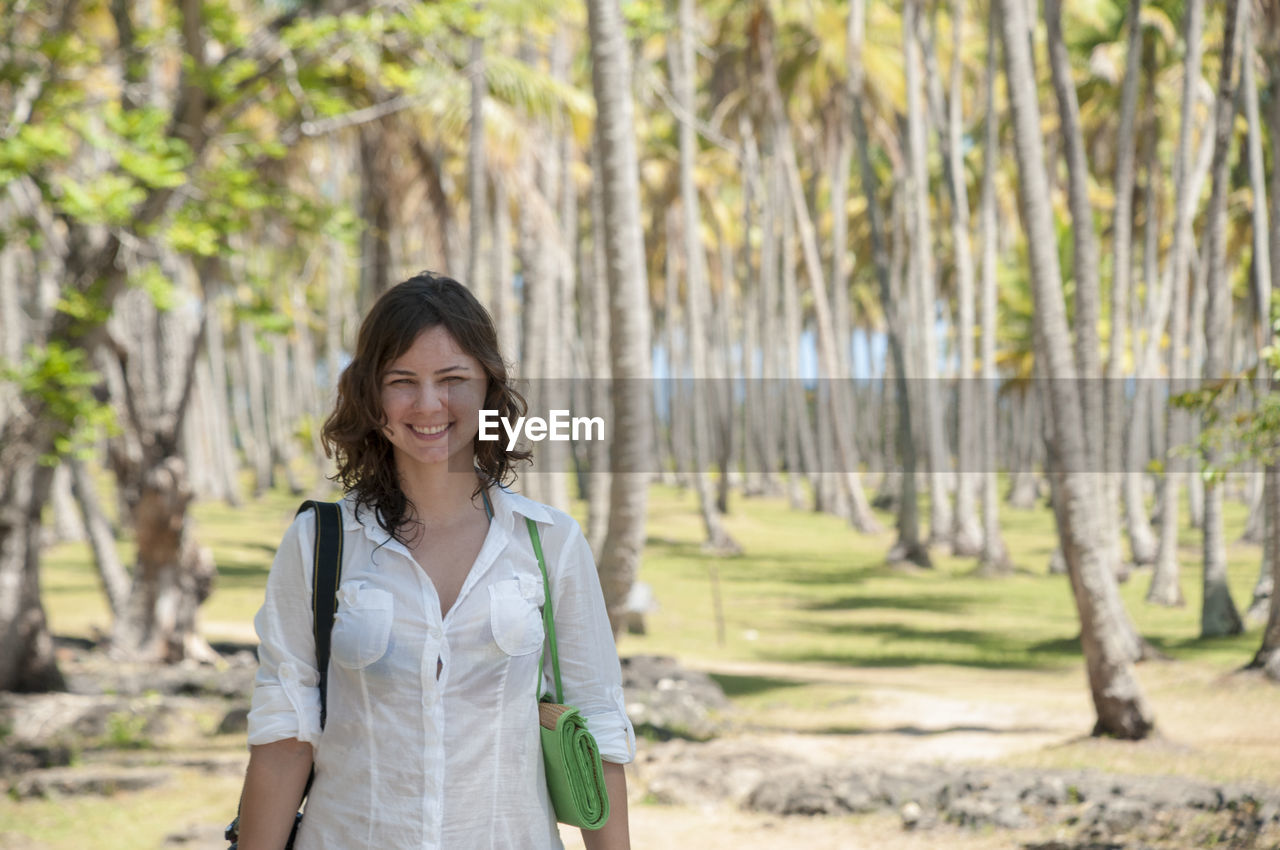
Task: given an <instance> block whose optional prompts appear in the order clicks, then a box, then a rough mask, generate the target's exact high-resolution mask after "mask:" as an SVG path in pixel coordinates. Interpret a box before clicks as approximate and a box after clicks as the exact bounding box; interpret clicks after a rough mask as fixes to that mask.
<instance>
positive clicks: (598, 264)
mask: <svg viewBox="0 0 1280 850" xmlns="http://www.w3.org/2000/svg"><path fill="white" fill-rule="evenodd" d="M591 171H592V173H593V174H599V173H600V151H599V148H598V147H596V146H594V145H593V146H592V149H591ZM590 203H591V255H590V257H589V262H588V263H586V264H584V265H583V270H582V277H581V280H582V312H583V322H582V325H583V328H584V329H586V331H587V333H586V348H587V387H588V392H589V393H590V397H591V401H590V404H591V409H590V411H589V412H588V415H589V416H601V418H603V419H604V420H605V430H606V433H605V439H604V440H593V441H591V443H589V444H588V449H587V457H588V462H587V463H588V467H589V468H590V473H589V475H588V482H589V486H588V490H587V540H588V542H590V544H591V551H592V552H593V553H594V554H595V556H596V560H599V559H600V556H601V551H602V547H603V546H604V537H605V533H606V532H607V531H608V528H609V477H610V476H609V442H610V441H612V439H613V437H612V434H611V433H609V423H610V420H611V419H612V417H609V416H605V415H604V413H605V412H606V411H608V409H609V366H610V364H609V288H608V281H607V280H606V275H607V273H608V272H607V268H606V263H605V255H604V191H603V186H602V185H601V182H600V181H599V180H592V181H591V201H590Z"/></svg>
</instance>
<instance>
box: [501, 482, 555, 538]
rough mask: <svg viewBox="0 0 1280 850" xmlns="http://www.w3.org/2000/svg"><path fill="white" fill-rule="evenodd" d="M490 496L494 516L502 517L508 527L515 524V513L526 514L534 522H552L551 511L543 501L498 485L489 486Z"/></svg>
mask: <svg viewBox="0 0 1280 850" xmlns="http://www.w3.org/2000/svg"><path fill="white" fill-rule="evenodd" d="M489 498H490V499H492V500H493V515H494V518H495V519H496V518H501V519H502V521H503V524H504V525H506V526H507V527H508V528H511V527H513V526H514V525H515V518H514V514H520V515H522V516H526V517H528V518H529V519H531V520H533V521H534V522H541V523H545V524H550V523H551V521H552V520H551V512H550V511H549V510H547V506H546V505H544V504H542V503H541V502H535V501H534V500H533V499H530V498H529V497H528V496H522V495H520V494H519V493H513V492H511V491H510V490H508V489H507V488H506V487H499V486H497V485H495V486H492V487H490V488H489Z"/></svg>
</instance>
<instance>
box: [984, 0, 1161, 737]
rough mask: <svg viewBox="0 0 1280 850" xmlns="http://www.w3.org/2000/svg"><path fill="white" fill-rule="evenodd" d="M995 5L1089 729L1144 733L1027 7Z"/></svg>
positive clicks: (1147, 714) (1011, 0)
mask: <svg viewBox="0 0 1280 850" xmlns="http://www.w3.org/2000/svg"><path fill="white" fill-rule="evenodd" d="M1001 8H1002V11H1003V20H1002V23H1003V35H1004V57H1005V75H1006V79H1007V82H1008V87H1009V97H1010V103H1011V106H1012V112H1013V122H1014V144H1015V150H1016V154H1017V162H1018V171H1019V175H1020V180H1019V182H1018V193H1019V199H1020V201H1021V208H1022V220H1023V227H1024V229H1025V230H1026V235H1027V243H1028V254H1029V258H1030V261H1031V283H1032V292H1033V295H1034V298H1035V317H1034V320H1035V342H1036V353H1037V360H1038V361H1040V362H1042V363H1043V368H1044V370H1045V376H1046V378H1047V379H1048V380H1047V384H1048V386H1047V396H1048V401H1049V407H1050V413H1051V415H1050V425H1051V431H1052V433H1051V442H1050V454H1051V464H1050V469H1051V473H1050V474H1051V476H1052V477H1053V478H1054V480H1055V488H1054V489H1055V491H1056V493H1057V494H1058V497H1057V498H1056V499H1055V507H1056V514H1057V519H1058V538H1059V541H1060V545H1061V547H1062V551H1063V554H1064V556H1065V558H1066V562H1067V569H1068V573H1069V575H1070V578H1071V586H1072V590H1073V592H1074V595H1075V600H1076V608H1077V610H1078V612H1079V615H1080V626H1081V645H1082V648H1083V650H1084V657H1085V666H1086V669H1087V671H1088V678H1089V687H1090V691H1091V693H1092V696H1093V703H1094V708H1095V710H1096V712H1097V717H1098V720H1097V724H1096V725H1095V727H1094V734H1096V735H1111V736H1115V737H1120V738H1127V739H1140V738H1144V737H1146V736H1147V735H1148V734H1150V733H1151V731H1152V730H1153V729H1154V728H1155V721H1154V719H1153V717H1152V714H1151V711H1150V708H1149V707H1148V706H1147V702H1146V699H1145V697H1144V696H1143V694H1142V690H1141V688H1140V687H1139V685H1138V681H1137V679H1136V677H1135V676H1134V670H1133V662H1132V660H1131V658H1130V654H1129V651H1128V648H1127V646H1126V641H1125V626H1124V624H1123V623H1122V622H1121V620H1120V618H1119V616H1118V612H1119V611H1120V610H1122V609H1120V608H1119V603H1118V599H1115V600H1113V597H1118V591H1117V588H1116V585H1115V580H1114V577H1113V575H1112V574H1111V572H1110V571H1109V570H1108V564H1107V553H1106V552H1105V550H1104V544H1103V543H1102V541H1101V540H1100V532H1101V530H1102V525H1101V522H1102V519H1101V517H1100V516H1099V514H1100V511H1101V505H1100V504H1099V501H1098V490H1097V488H1096V486H1094V485H1095V482H1094V480H1093V479H1092V478H1091V477H1090V475H1089V474H1088V473H1087V471H1085V470H1087V454H1086V451H1085V447H1084V445H1083V437H1084V423H1083V421H1082V418H1081V406H1080V395H1079V386H1078V384H1077V382H1076V380H1075V378H1076V375H1077V372H1076V369H1075V364H1074V363H1073V358H1072V355H1071V343H1070V329H1069V327H1068V324H1067V317H1066V304H1065V302H1064V298H1063V294H1062V271H1061V268H1060V267H1059V264H1058V255H1057V251H1056V240H1055V238H1054V228H1053V216H1052V212H1051V210H1050V207H1049V197H1050V196H1049V189H1048V180H1047V177H1046V174H1045V165H1044V150H1043V147H1042V145H1043V142H1042V139H1041V136H1040V107H1039V104H1038V102H1037V100H1036V90H1035V70H1034V65H1033V63H1032V59H1031V49H1030V47H1031V45H1030V39H1029V38H1028V29H1027V18H1026V8H1025V6H1024V4H1023V3H1022V2H1021V0H1003V2H1001Z"/></svg>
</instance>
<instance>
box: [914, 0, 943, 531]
mask: <svg viewBox="0 0 1280 850" xmlns="http://www.w3.org/2000/svg"><path fill="white" fill-rule="evenodd" d="M920 20H921V14H920V2H919V0H905V2H904V4H903V10H902V40H903V62H904V63H905V65H906V86H907V115H906V119H907V154H908V155H907V162H908V166H909V167H908V170H907V174H908V180H909V181H910V189H909V192H908V196H907V198H908V203H909V204H910V206H909V212H908V215H909V216H910V221H911V235H910V238H911V252H912V254H911V256H912V260H913V262H912V268H913V269H914V289H915V296H916V302H915V306H916V309H917V310H918V311H919V312H918V314H917V315H915V316H914V317H913V318H912V321H913V322H915V323H916V326H917V328H918V329H919V333H920V342H921V349H920V366H919V368H920V375H921V377H922V379H923V380H922V381H921V387H920V389H921V395H920V399H921V402H922V410H921V415H922V416H923V424H924V432H925V435H926V437H925V450H926V453H927V457H928V459H929V461H928V465H929V503H930V504H929V512H930V513H929V540H930V542H931V543H940V542H943V541H946V540H949V539H950V537H951V531H952V529H951V502H950V497H949V496H948V494H947V486H946V481H947V478H946V474H945V468H946V466H947V465H948V464H947V452H946V444H945V442H944V439H943V434H942V422H943V416H942V407H941V399H940V398H939V397H938V386H937V383H938V382H937V375H938V364H937V357H938V347H937V343H936V340H935V331H934V310H935V309H936V307H937V296H936V285H935V281H934V264H933V237H932V227H931V226H930V223H929V194H928V193H929V175H928V165H927V150H926V142H925V111H924V104H923V103H922V100H921V89H920V86H921V80H920V77H921V65H922V59H921V56H920V40H919V32H920Z"/></svg>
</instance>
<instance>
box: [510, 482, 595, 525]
mask: <svg viewBox="0 0 1280 850" xmlns="http://www.w3.org/2000/svg"><path fill="white" fill-rule="evenodd" d="M500 489H501V491H502V498H503V499H504V500H505V501H506V502H507V506H508V507H509V509H510V511H511V513H512V514H514V515H515V516H516V518H517V519H519V518H521V517H525V518H528V519H531V520H533V521H534V522H536V523H537V524H538V525H539V526H542V527H544V528H546V529H553V530H555V531H558V532H566V533H574V532H576V533H578V534H581V533H582V531H581V528H580V527H579V525H578V521H577V520H576V519H574V518H573V516H572V515H571V514H569V513H567V512H566V511H562V510H560V509H559V508H557V507H553V506H552V505H548V504H545V503H543V502H538V501H535V500H533V499H530V498H529V497H528V496H524V495H521V494H520V493H516V492H514V491H512V490H508V489H507V488H505V487H503V488H500Z"/></svg>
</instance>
